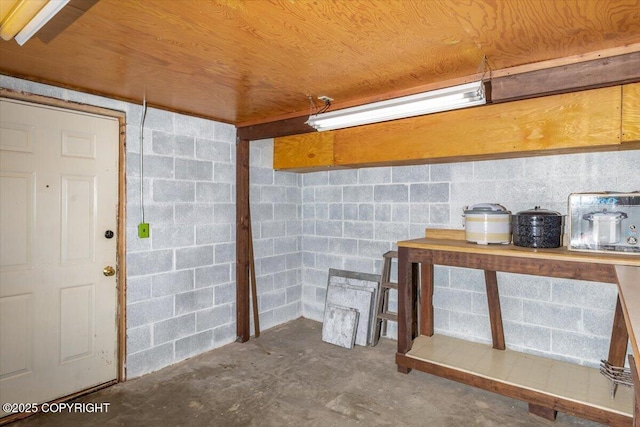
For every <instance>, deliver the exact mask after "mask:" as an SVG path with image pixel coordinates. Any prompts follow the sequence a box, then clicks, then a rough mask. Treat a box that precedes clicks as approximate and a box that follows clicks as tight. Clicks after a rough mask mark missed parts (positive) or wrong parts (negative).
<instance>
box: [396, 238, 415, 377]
mask: <svg viewBox="0 0 640 427" xmlns="http://www.w3.org/2000/svg"><path fill="white" fill-rule="evenodd" d="M414 272H415V267H414V266H413V264H412V263H410V262H409V254H408V250H407V248H402V247H400V248H398V354H406V353H407V352H408V351H409V350H411V344H412V342H413V336H414V334H415V331H414V330H413V329H414V325H415V323H414V319H416V313H414V311H415V302H414V301H415V296H416V291H417V289H416V288H415V287H414V286H415V284H416V278H414ZM398 372H401V373H403V374H408V373H409V372H411V369H410V368H407V367H404V366H398Z"/></svg>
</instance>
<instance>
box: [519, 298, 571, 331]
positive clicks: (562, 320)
mask: <svg viewBox="0 0 640 427" xmlns="http://www.w3.org/2000/svg"><path fill="white" fill-rule="evenodd" d="M523 313H524V314H523V316H524V317H523V319H524V322H525V323H530V324H532V325H539V326H546V327H548V328H558V327H562V329H564V330H567V331H580V330H582V310H580V309H579V308H577V307H568V306H565V305H558V304H550V303H544V302H539V301H529V300H524V302H523Z"/></svg>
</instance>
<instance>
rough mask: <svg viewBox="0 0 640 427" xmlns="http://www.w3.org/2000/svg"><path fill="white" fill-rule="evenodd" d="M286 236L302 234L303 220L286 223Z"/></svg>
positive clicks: (291, 220)
mask: <svg viewBox="0 0 640 427" xmlns="http://www.w3.org/2000/svg"><path fill="white" fill-rule="evenodd" d="M286 224H287V227H286V234H287V236H294V235H295V236H298V237H299V235H300V234H302V220H300V219H290V220H287V222H286Z"/></svg>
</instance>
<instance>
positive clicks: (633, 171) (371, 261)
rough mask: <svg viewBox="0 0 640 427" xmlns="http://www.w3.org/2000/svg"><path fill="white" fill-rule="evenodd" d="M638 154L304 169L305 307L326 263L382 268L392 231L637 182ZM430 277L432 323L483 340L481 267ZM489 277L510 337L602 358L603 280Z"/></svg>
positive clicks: (313, 302)
mask: <svg viewBox="0 0 640 427" xmlns="http://www.w3.org/2000/svg"><path fill="white" fill-rule="evenodd" d="M638 164H640V151H638V150H636V151H626V152H610V153H590V154H571V155H556V156H544V157H533V158H521V159H508V160H492V161H477V162H467V163H451V164H438V165H421V166H405V167H382V168H367V169H359V170H337V171H329V172H314V173H309V174H304V175H302V225H303V232H304V234H303V237H302V259H303V266H304V269H303V277H302V283H303V285H302V304H303V315H304V316H305V317H308V318H312V319H315V320H319V321H321V320H322V314H323V310H324V301H325V296H326V286H327V270H328V269H329V268H341V269H347V270H355V271H360V272H365V273H376V274H380V272H381V266H382V261H381V256H382V254H383V253H384V252H385V251H387V250H390V249H395V248H396V246H395V243H396V242H397V241H398V240H403V239H411V238H417V237H421V236H423V235H424V229H425V228H426V227H440V228H462V226H463V223H464V220H463V217H462V213H463V208H464V206H466V205H471V204H474V203H480V202H497V203H501V204H503V205H504V206H506V207H507V208H508V209H510V210H511V211H512V212H517V211H520V210H523V209H529V208H533V207H534V206H542V207H544V208H548V209H553V210H557V211H559V212H561V213H563V214H566V213H567V197H568V195H569V194H570V193H572V192H586V191H605V190H620V191H633V190H640V175H639V174H638V172H637V171H638V167H637V165H638ZM435 276H436V289H435V295H434V307H435V322H436V325H435V326H436V331H437V332H438V333H441V334H445V335H450V336H457V337H461V338H465V339H470V340H475V341H480V342H490V328H489V318H488V312H487V300H486V295H485V291H484V281H483V275H482V272H481V271H475V270H470V269H462V268H448V267H442V266H439V267H436V272H435ZM498 281H499V288H500V295H501V297H500V298H501V305H502V309H503V321H504V328H505V337H506V342H507V346H508V347H509V348H513V349H516V350H520V351H525V352H529V353H534V354H544V355H546V356H548V357H552V358H557V359H562V360H568V361H571V362H575V363H579V364H588V365H597V364H598V363H599V360H600V359H601V358H603V357H606V355H607V351H608V345H609V336H610V333H611V325H612V319H613V310H614V308H615V301H616V296H617V291H616V289H615V287H614V286H613V285H610V284H601V283H592V282H583V281H572V280H556V279H550V278H546V277H533V276H524V275H516V274H506V273H499V274H498ZM391 299H392V302H391V303H392V308H395V304H397V296H396V295H395V294H393V295H392V298H391ZM396 332H397V330H396V328H395V324H391V325H390V328H389V334H390V335H391V336H392V337H395V336H396Z"/></svg>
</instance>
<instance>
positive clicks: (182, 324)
mask: <svg viewBox="0 0 640 427" xmlns="http://www.w3.org/2000/svg"><path fill="white" fill-rule="evenodd" d="M195 331H196V315H195V313H190V314H187V315H184V316H180V317H174V318H173V319H167V320H163V321H162V322H158V323H155V324H154V325H153V343H154V344H155V345H159V344H163V343H165V342H169V341H175V340H177V339H179V338H182V337H186V336H187V335H191V334H193V333H194V332H195Z"/></svg>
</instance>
